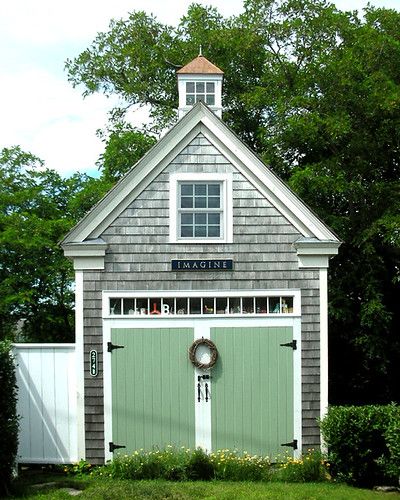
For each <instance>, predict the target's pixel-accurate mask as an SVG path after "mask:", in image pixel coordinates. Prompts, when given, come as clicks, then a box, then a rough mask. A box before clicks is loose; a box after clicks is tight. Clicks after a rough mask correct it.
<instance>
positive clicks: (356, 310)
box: [66, 0, 400, 402]
mask: <svg viewBox="0 0 400 500" xmlns="http://www.w3.org/2000/svg"><path fill="white" fill-rule="evenodd" d="M399 33H400V13H399V12H396V11H394V10H388V9H375V8H373V7H368V8H367V9H366V10H365V17H364V18H360V17H359V16H358V15H357V13H356V12H354V13H343V12H340V11H338V10H337V9H336V8H335V7H334V6H333V5H332V4H329V3H327V2H325V1H324V0H246V1H245V2H244V12H243V14H241V15H239V16H237V17H232V18H228V19H225V18H223V17H222V16H221V15H220V14H219V13H218V12H217V11H216V10H215V9H213V8H205V7H202V6H200V5H196V4H193V5H191V6H190V7H189V9H188V12H187V15H186V16H184V17H183V18H182V20H181V22H180V23H179V25H178V26H177V27H171V26H165V25H162V24H161V23H159V22H157V21H156V19H155V18H154V17H152V16H146V14H144V13H143V12H135V13H133V14H131V15H130V16H129V17H128V19H126V20H120V21H113V22H112V23H111V25H110V30H109V32H108V33H100V34H99V35H98V36H97V37H96V39H95V40H94V42H93V43H92V45H91V47H90V48H89V49H87V50H86V51H84V52H83V53H82V54H80V55H79V56H78V57H77V58H76V59H74V60H69V61H67V65H66V66H67V70H68V74H69V79H70V80H71V82H72V84H73V85H83V86H84V89H85V90H84V92H85V93H86V94H88V93H93V92H99V91H100V92H105V93H106V94H117V95H119V96H120V97H121V98H122V99H124V100H125V101H126V103H127V106H128V107H129V106H130V105H132V104H143V105H144V104H146V105H149V106H150V109H151V112H150V114H151V117H152V118H153V120H154V121H153V126H154V128H153V130H154V131H156V132H157V131H159V130H160V129H162V128H164V127H165V126H167V125H169V124H171V123H172V122H173V121H174V120H175V119H176V112H175V108H176V106H177V89H176V83H175V82H176V80H175V70H176V69H177V67H179V66H181V65H183V64H185V63H187V62H189V61H190V60H191V59H193V58H194V57H195V56H196V55H197V49H198V46H199V45H200V44H201V45H202V46H203V53H204V54H205V55H206V57H208V58H209V59H210V60H211V61H212V62H214V63H215V64H217V65H218V66H219V67H221V68H222V69H223V70H224V72H225V78H224V96H223V100H224V106H225V111H224V115H223V116H224V120H225V122H226V123H227V124H228V125H230V126H231V127H232V128H233V129H234V130H235V132H236V133H238V134H239V136H240V137H241V138H242V139H243V140H244V141H245V142H247V144H248V145H249V146H250V147H252V148H253V149H254V150H255V151H256V152H257V153H258V154H260V155H261V156H262V157H263V159H264V160H265V161H266V163H268V164H269V165H270V166H271V168H273V169H274V170H275V171H276V172H277V173H278V174H279V175H280V176H281V177H283V178H284V179H286V180H287V182H289V184H290V185H291V187H292V188H293V189H295V190H296V191H297V192H298V193H299V195H300V196H301V197H302V198H303V199H304V200H305V201H306V202H307V203H308V204H309V205H310V206H311V207H312V208H313V209H314V210H315V211H316V212H317V213H318V214H319V215H320V216H321V218H322V219H323V220H325V221H327V222H328V224H329V225H330V226H331V227H332V228H333V229H334V230H335V231H336V232H337V234H338V235H339V237H341V238H342V239H343V241H344V244H343V246H342V248H341V251H340V255H339V257H336V258H335V259H334V260H333V261H332V263H331V279H330V284H329V287H330V318H331V325H330V332H331V335H330V337H331V351H330V352H331V362H330V366H331V398H332V402H348V401H352V402H369V401H389V400H390V399H397V400H399V398H400V393H399V386H398V384H397V380H398V379H399V378H400V377H399V375H400V374H399V368H398V367H399V366H400V339H399V336H398V332H399V331H400V312H399V308H398V306H397V304H398V303H399V302H400V293H399V278H400V276H399V266H400V262H399V260H400V258H399V255H400V237H399V227H400V213H399V207H400V200H399V196H400V189H399V188H400V186H399V174H400V172H399V163H400V158H399V154H400V126H399V125H400V123H399V120H400V35H399Z"/></svg>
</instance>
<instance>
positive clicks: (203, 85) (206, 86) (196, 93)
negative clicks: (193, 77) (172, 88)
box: [186, 82, 215, 106]
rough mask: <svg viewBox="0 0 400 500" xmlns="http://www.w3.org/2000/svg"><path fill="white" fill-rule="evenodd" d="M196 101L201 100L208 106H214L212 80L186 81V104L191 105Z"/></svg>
mask: <svg viewBox="0 0 400 500" xmlns="http://www.w3.org/2000/svg"><path fill="white" fill-rule="evenodd" d="M198 101H203V102H205V103H206V104H208V105H209V106H214V104H215V83H214V82H186V105H187V106H191V105H193V104H195V103H196V102H198Z"/></svg>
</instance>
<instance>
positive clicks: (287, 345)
mask: <svg viewBox="0 0 400 500" xmlns="http://www.w3.org/2000/svg"><path fill="white" fill-rule="evenodd" d="M279 345H280V346H281V347H291V348H292V349H293V351H295V350H296V349H297V340H292V341H291V342H288V343H287V344H279Z"/></svg>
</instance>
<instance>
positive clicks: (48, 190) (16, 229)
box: [0, 146, 100, 342]
mask: <svg viewBox="0 0 400 500" xmlns="http://www.w3.org/2000/svg"><path fill="white" fill-rule="evenodd" d="M88 184H93V181H92V180H91V179H90V178H88V177H87V176H84V175H79V174H76V175H73V176H72V177H70V178H69V179H63V178H62V177H61V176H60V175H59V174H58V173H57V172H55V171H52V170H48V169H45V168H44V166H43V162H42V161H41V160H40V159H39V158H37V157H36V156H34V155H32V154H30V153H26V152H24V151H22V150H21V148H20V147H18V146H17V147H12V148H4V149H3V150H2V151H0V186H1V189H0V339H1V338H9V339H12V340H27V341H45V342H50V341H54V342H67V341H68V342H71V341H73V340H74V314H73V299H74V297H73V288H72V280H73V271H72V266H71V263H70V262H68V261H67V259H65V257H64V255H63V253H62V250H61V248H60V247H59V244H58V242H59V241H60V240H61V238H62V237H63V236H64V235H65V233H67V232H68V230H69V229H70V228H71V227H72V226H73V224H74V223H75V222H76V220H77V219H78V218H80V217H81V216H83V208H82V207H84V204H83V203H79V204H78V205H76V204H74V201H75V199H76V198H77V197H78V196H79V194H80V193H82V192H83V191H84V189H85V188H86V186H87V185H88ZM99 194H100V193H99ZM96 198H98V196H96V195H93V194H92V198H91V199H90V198H89V202H88V201H87V200H86V204H87V205H86V207H85V208H90V206H88V205H91V204H92V203H94V202H95V201H97V199H96ZM82 199H84V198H83V197H81V200H82Z"/></svg>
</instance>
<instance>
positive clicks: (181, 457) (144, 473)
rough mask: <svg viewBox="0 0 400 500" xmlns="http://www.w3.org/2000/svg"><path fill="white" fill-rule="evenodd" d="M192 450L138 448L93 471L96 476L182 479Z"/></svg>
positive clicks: (170, 447) (169, 447)
mask: <svg viewBox="0 0 400 500" xmlns="http://www.w3.org/2000/svg"><path fill="white" fill-rule="evenodd" d="M192 453H193V452H191V451H190V450H188V449H185V448H182V449H175V448H173V447H172V446H168V447H167V448H166V449H165V450H162V451H160V450H155V451H149V452H145V451H144V450H138V451H135V452H134V453H132V455H119V456H117V457H115V458H114V460H112V461H111V462H110V463H109V464H107V465H106V466H104V467H98V468H97V469H95V470H94V471H93V474H94V475H96V476H107V477H112V478H115V479H167V480H171V481H182V480H185V479H186V478H187V477H186V466H187V463H188V461H189V459H190V456H191V454H192Z"/></svg>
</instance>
